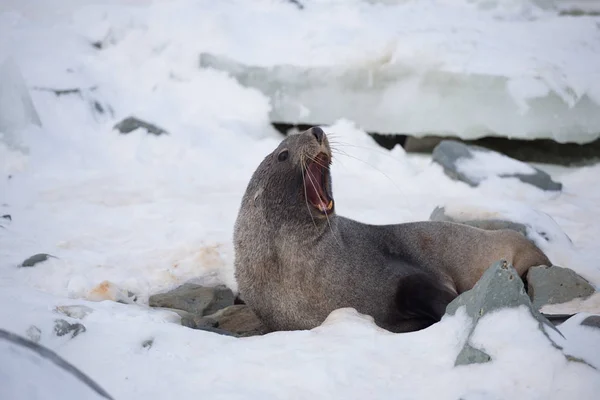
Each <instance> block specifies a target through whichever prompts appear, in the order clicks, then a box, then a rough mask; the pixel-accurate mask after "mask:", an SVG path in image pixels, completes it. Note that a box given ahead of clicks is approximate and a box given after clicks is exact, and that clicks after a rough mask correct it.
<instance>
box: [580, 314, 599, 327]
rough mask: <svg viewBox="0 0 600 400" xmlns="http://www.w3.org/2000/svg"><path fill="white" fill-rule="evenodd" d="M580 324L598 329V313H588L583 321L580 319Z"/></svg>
mask: <svg viewBox="0 0 600 400" xmlns="http://www.w3.org/2000/svg"><path fill="white" fill-rule="evenodd" d="M581 325H584V326H591V327H592V328H598V329H600V315H590V316H589V317H587V318H586V319H584V320H583V321H581Z"/></svg>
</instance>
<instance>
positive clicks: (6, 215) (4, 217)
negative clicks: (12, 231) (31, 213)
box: [0, 214, 12, 221]
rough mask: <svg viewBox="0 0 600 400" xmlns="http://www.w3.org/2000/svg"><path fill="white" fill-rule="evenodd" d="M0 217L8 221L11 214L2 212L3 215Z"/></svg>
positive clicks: (10, 218) (10, 219)
mask: <svg viewBox="0 0 600 400" xmlns="http://www.w3.org/2000/svg"><path fill="white" fill-rule="evenodd" d="M0 218H3V219H7V220H9V221H12V216H11V215H10V214H4V215H3V216H2V217H0Z"/></svg>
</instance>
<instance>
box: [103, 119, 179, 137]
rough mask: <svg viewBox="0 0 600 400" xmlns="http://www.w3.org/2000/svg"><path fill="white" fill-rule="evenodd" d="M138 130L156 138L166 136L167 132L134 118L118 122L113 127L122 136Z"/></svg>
mask: <svg viewBox="0 0 600 400" xmlns="http://www.w3.org/2000/svg"><path fill="white" fill-rule="evenodd" d="M138 128H143V129H145V130H146V132H148V133H151V134H153V135H156V136H160V135H163V134H165V135H166V134H168V132H167V131H166V130H164V129H162V128H160V127H158V126H156V125H153V124H150V123H148V122H145V121H142V120H140V119H137V118H136V117H127V118H125V119H124V120H123V121H121V122H119V123H118V124H116V125H115V126H114V129H117V130H118V131H119V132H121V133H123V134H127V133H130V132H133V131H135V130H136V129H138Z"/></svg>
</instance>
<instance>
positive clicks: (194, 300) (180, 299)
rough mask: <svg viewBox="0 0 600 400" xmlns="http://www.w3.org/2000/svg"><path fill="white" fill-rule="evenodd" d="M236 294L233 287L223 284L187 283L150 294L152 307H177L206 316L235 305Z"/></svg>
mask: <svg viewBox="0 0 600 400" xmlns="http://www.w3.org/2000/svg"><path fill="white" fill-rule="evenodd" d="M233 301H234V295H233V292H232V291H231V289H228V288H226V287H225V286H223V285H220V286H215V287H205V286H200V285H196V284H193V283H186V284H183V285H182V286H179V287H178V288H176V289H174V290H172V291H170V292H167V293H159V294H154V295H152V296H150V299H149V303H150V306H151V307H166V308H175V309H178V310H184V311H187V312H189V313H191V314H193V315H198V316H204V315H209V314H213V313H215V312H217V311H218V310H220V309H222V308H225V307H228V306H231V305H233Z"/></svg>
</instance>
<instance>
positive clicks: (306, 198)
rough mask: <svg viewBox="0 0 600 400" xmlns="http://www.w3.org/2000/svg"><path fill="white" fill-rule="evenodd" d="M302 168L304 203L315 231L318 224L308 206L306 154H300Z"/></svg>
mask: <svg viewBox="0 0 600 400" xmlns="http://www.w3.org/2000/svg"><path fill="white" fill-rule="evenodd" d="M300 167H301V169H302V187H303V188H304V203H306V209H307V210H308V215H310V219H312V222H313V225H314V226H315V229H317V223H316V222H315V217H314V216H313V215H312V212H311V211H310V205H309V204H308V195H307V194H306V180H305V178H304V175H305V173H306V163H305V162H304V154H300Z"/></svg>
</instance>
